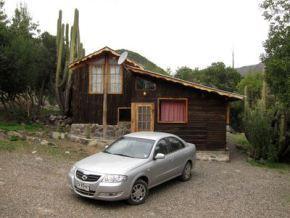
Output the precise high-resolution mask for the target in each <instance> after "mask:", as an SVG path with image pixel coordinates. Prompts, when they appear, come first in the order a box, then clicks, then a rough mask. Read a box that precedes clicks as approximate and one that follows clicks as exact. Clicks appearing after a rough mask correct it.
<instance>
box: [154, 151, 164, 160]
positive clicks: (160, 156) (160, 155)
mask: <svg viewBox="0 0 290 218" xmlns="http://www.w3.org/2000/svg"><path fill="white" fill-rule="evenodd" d="M164 158H165V155H164V154H162V153H157V154H156V155H155V157H154V159H155V160H158V159H164Z"/></svg>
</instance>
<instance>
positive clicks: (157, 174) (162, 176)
mask: <svg viewBox="0 0 290 218" xmlns="http://www.w3.org/2000/svg"><path fill="white" fill-rule="evenodd" d="M158 153H161V154H164V155H165V158H164V159H158V160H155V159H153V160H152V162H151V167H150V171H151V181H152V186H155V185H158V184H160V183H162V182H163V181H164V180H166V179H167V178H168V174H169V173H170V170H171V168H170V166H169V159H168V157H167V153H168V142H167V140H166V139H161V140H160V141H159V142H158V143H157V144H156V146H155V150H154V154H153V158H154V157H155V156H156V154H158Z"/></svg>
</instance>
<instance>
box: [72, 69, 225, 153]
mask: <svg viewBox="0 0 290 218" xmlns="http://www.w3.org/2000/svg"><path fill="white" fill-rule="evenodd" d="M137 77H140V78H144V79H147V80H151V81H152V82H155V83H156V84H157V86H156V90H154V91H147V92H146V95H144V93H143V91H137V90H135V80H136V78H137ZM88 79H89V69H88V65H84V66H83V67H81V68H78V69H76V70H75V71H74V74H73V101H72V112H73V122H75V123H98V124H102V102H103V96H102V94H88ZM123 90H124V93H123V95H116V94H108V124H109V125H116V124H117V119H118V118H117V116H118V107H131V102H148V103H150V102H152V103H154V105H155V119H154V130H155V131H162V132H168V133H173V134H176V135H178V136H180V137H181V138H183V139H184V140H186V141H188V142H192V143H195V144H196V145H197V147H198V149H202V150H204V149H208V150H213V149H225V146H226V105H227V102H226V100H225V99H224V98H222V97H219V96H217V95H215V94H210V93H204V92H201V91H199V90H193V89H191V88H187V87H184V86H182V85H178V84H174V83H170V82H165V81H162V80H157V79H155V78H152V77H149V76H144V75H142V76H141V75H138V76H137V75H136V74H133V73H131V72H126V71H125V70H124V82H123ZM161 97H163V98H167V97H168V98H188V123H185V124H166V123H158V122H157V119H158V117H157V114H158V113H157V110H158V108H157V107H158V98H161Z"/></svg>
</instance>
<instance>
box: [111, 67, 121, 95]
mask: <svg viewBox="0 0 290 218" xmlns="http://www.w3.org/2000/svg"><path fill="white" fill-rule="evenodd" d="M112 65H113V66H119V67H120V84H121V90H120V93H117V92H110V91H109V90H110V87H111V81H110V79H111V66H112ZM108 66H109V70H108V71H109V74H108V81H107V82H108V83H107V88H108V90H107V91H108V92H107V93H108V94H110V95H122V94H123V89H124V88H123V67H122V65H118V64H110V63H109V64H108Z"/></svg>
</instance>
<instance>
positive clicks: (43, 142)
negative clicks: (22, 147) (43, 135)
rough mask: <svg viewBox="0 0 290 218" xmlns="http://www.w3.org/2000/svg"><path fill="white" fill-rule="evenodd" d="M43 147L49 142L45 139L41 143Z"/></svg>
mask: <svg viewBox="0 0 290 218" xmlns="http://www.w3.org/2000/svg"><path fill="white" fill-rule="evenodd" d="M40 144H41V145H48V144H49V142H48V141H47V140H45V139H43V140H42V141H41V142H40Z"/></svg>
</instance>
